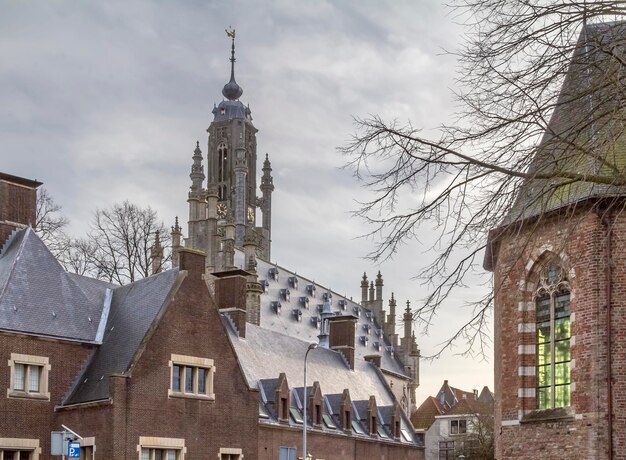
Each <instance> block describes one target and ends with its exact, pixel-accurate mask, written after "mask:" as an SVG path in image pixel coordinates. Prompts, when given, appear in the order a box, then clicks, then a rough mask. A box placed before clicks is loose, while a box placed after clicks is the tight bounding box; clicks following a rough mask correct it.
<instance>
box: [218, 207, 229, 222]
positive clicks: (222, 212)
mask: <svg viewBox="0 0 626 460" xmlns="http://www.w3.org/2000/svg"><path fill="white" fill-rule="evenodd" d="M227 213H228V208H227V207H226V203H217V217H219V218H220V219H224V218H226V214H227Z"/></svg>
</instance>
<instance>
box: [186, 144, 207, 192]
mask: <svg viewBox="0 0 626 460" xmlns="http://www.w3.org/2000/svg"><path fill="white" fill-rule="evenodd" d="M191 158H192V160H193V164H192V165H191V173H190V174H189V178H190V179H191V190H192V191H193V192H200V191H201V190H202V183H203V182H204V177H205V176H204V170H203V168H202V150H200V142H199V141H196V149H195V150H194V151H193V156H192V157H191Z"/></svg>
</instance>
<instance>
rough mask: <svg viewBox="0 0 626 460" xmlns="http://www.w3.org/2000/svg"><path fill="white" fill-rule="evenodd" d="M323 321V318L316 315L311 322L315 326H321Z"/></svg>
mask: <svg viewBox="0 0 626 460" xmlns="http://www.w3.org/2000/svg"><path fill="white" fill-rule="evenodd" d="M321 322H322V319H321V318H320V317H319V316H314V317H313V318H311V323H313V326H314V327H316V328H319V326H320V323H321Z"/></svg>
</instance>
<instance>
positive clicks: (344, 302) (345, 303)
mask: <svg viewBox="0 0 626 460" xmlns="http://www.w3.org/2000/svg"><path fill="white" fill-rule="evenodd" d="M337 304H338V305H339V308H341V309H342V310H345V309H346V308H348V301H347V300H346V299H341V300H340V301H339V302H337Z"/></svg>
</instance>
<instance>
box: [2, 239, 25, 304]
mask: <svg viewBox="0 0 626 460" xmlns="http://www.w3.org/2000/svg"><path fill="white" fill-rule="evenodd" d="M29 229H30V230H32V228H30V227H26V228H25V229H22V230H18V229H15V230H14V231H13V232H11V236H9V238H8V239H7V241H6V242H5V244H4V245H3V246H2V248H1V251H0V259H1V258H3V257H4V255H5V254H6V252H7V250H9V249H10V248H11V246H13V242H14V241H15V239H16V238H17V237H18V235H19V234H20V233H23V236H22V239H21V241H20V242H19V243H17V244H18V245H19V246H18V248H17V254H15V257H13V261H12V263H11V268H10V270H9V276H7V278H6V281H5V283H4V285H2V286H0V302H2V297H3V296H4V294H5V293H6V288H7V286H9V284H10V281H11V279H12V278H13V274H14V273H15V266H16V264H17V261H18V259H19V258H20V255H21V254H22V252H23V250H24V240H25V237H26V234H27V233H28V230H29Z"/></svg>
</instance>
